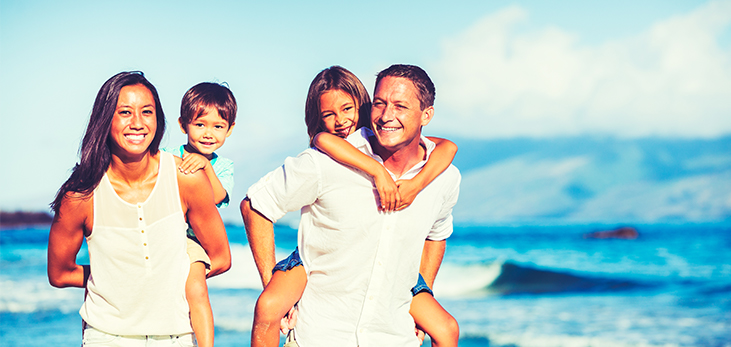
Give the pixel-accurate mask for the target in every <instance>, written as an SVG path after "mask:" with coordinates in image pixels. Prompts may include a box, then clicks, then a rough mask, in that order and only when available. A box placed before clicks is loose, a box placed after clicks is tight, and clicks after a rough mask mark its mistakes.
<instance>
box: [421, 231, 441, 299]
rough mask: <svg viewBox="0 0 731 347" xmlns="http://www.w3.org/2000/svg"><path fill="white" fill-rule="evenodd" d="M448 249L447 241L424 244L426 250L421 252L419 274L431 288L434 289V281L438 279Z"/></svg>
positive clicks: (428, 241) (427, 241)
mask: <svg viewBox="0 0 731 347" xmlns="http://www.w3.org/2000/svg"><path fill="white" fill-rule="evenodd" d="M446 249H447V240H442V241H430V240H426V241H425V242H424V250H423V251H422V252H421V266H420V267H419V273H420V274H421V276H422V277H424V281H425V282H426V284H427V285H429V288H433V287H434V279H435V278H436V277H437V272H439V267H440V266H441V265H442V259H443V258H444V251H445V250H446Z"/></svg>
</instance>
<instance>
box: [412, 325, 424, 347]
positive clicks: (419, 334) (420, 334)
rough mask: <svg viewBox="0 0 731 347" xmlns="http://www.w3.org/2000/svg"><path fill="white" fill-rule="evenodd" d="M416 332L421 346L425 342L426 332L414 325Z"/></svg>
mask: <svg viewBox="0 0 731 347" xmlns="http://www.w3.org/2000/svg"><path fill="white" fill-rule="evenodd" d="M414 332H416V338H417V339H419V346H421V345H422V344H423V343H424V337H425V336H426V334H424V330H421V329H419V328H417V327H414Z"/></svg>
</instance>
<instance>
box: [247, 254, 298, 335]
mask: <svg viewBox="0 0 731 347" xmlns="http://www.w3.org/2000/svg"><path fill="white" fill-rule="evenodd" d="M305 285H307V275H306V274H305V268H304V266H302V265H299V266H295V267H293V268H292V269H291V270H288V271H276V272H274V274H272V279H271V281H269V284H267V286H266V288H264V291H262V292H261V295H259V299H258V300H257V301H256V308H255V309H254V326H253V327H252V328H251V347H270V346H278V345H279V325H280V322H281V320H282V318H283V317H284V315H286V314H287V312H289V309H291V308H292V306H294V304H295V303H297V301H299V299H300V298H301V297H302V293H303V292H304V291H305Z"/></svg>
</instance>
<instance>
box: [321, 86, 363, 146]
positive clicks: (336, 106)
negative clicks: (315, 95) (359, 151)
mask: <svg viewBox="0 0 731 347" xmlns="http://www.w3.org/2000/svg"><path fill="white" fill-rule="evenodd" d="M320 117H321V119H322V123H323V125H324V126H325V129H326V131H327V132H329V133H331V134H333V135H337V136H340V137H342V138H345V137H347V136H348V135H350V134H352V133H353V132H354V131H355V130H356V127H357V126H358V105H357V104H356V103H355V101H354V100H353V98H352V97H351V96H350V94H348V93H346V92H343V91H342V90H338V89H333V90H328V91H326V92H325V93H323V94H322V95H320Z"/></svg>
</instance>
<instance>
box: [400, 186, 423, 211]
mask: <svg viewBox="0 0 731 347" xmlns="http://www.w3.org/2000/svg"><path fill="white" fill-rule="evenodd" d="M396 186H398V191H399V195H401V201H400V203H399V204H398V205H397V206H396V211H400V210H403V209H405V208H407V207H409V205H411V203H412V202H414V199H416V195H417V194H419V192H420V191H421V190H422V189H423V187H420V186H419V184H417V183H416V182H414V181H413V180H398V181H396Z"/></svg>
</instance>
